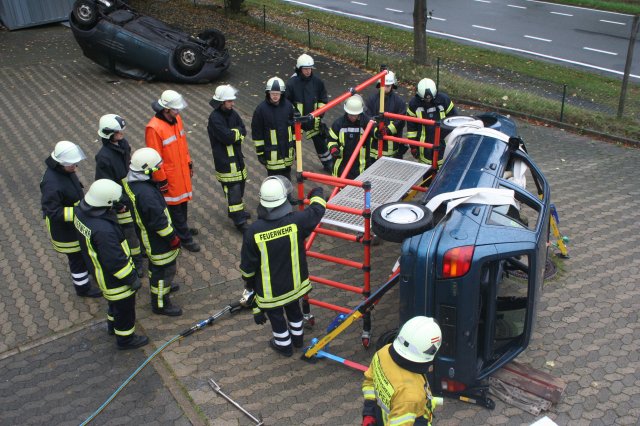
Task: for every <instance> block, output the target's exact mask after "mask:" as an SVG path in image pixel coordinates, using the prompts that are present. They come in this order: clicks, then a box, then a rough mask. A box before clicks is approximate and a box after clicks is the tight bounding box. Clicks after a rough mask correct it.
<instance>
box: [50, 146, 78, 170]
mask: <svg viewBox="0 0 640 426" xmlns="http://www.w3.org/2000/svg"><path fill="white" fill-rule="evenodd" d="M51 156H52V157H53V159H54V160H56V161H57V162H58V163H60V165H61V166H64V167H68V166H73V165H76V164H78V163H79V162H81V161H82V160H85V159H86V158H87V156H86V155H85V153H84V151H83V150H82V148H80V147H79V146H70V147H69V148H66V149H64V150H62V151H61V152H58V153H55V152H53V153H52V154H51Z"/></svg>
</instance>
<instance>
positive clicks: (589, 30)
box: [285, 0, 640, 79]
mask: <svg viewBox="0 0 640 426" xmlns="http://www.w3.org/2000/svg"><path fill="white" fill-rule="evenodd" d="M285 1H287V2H289V3H293V4H297V5H300V6H305V7H312V8H316V9H321V10H326V11H329V12H333V13H338V14H341V15H345V16H351V17H354V18H357V19H363V20H369V21H374V22H379V23H382V24H385V25H390V26H394V27H399V28H405V29H413V1H412V0H397V1H394V2H392V3H390V2H389V1H387V0H357V1H356V0H350V1H340V0H285ZM427 7H428V10H429V11H432V12H433V15H432V19H431V20H430V21H429V22H428V24H427V32H428V33H429V34H431V35H433V36H436V37H442V38H447V39H452V40H454V41H458V42H461V43H464V44H469V45H474V46H481V47H486V48H490V49H495V50H499V51H503V52H507V53H513V54H516V55H522V56H528V57H535V58H537V59H542V60H548V61H552V62H556V63H560V64H564V65H568V66H575V67H578V68H582V69H586V70H589V71H595V72H600V73H603V74H605V75H610V76H618V77H620V76H622V75H623V74H624V68H625V62H626V59H627V50H628V46H629V37H630V35H631V29H632V21H633V16H631V15H625V14H621V13H615V12H606V11H601V10H594V9H586V8H581V7H574V6H566V5H560V4H553V3H547V2H541V1H536V0H429V2H428V3H427ZM633 58H634V60H633V64H632V68H631V74H632V77H633V78H634V79H640V43H638V42H636V44H635V48H634V55H633Z"/></svg>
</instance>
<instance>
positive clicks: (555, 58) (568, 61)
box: [284, 0, 640, 79]
mask: <svg viewBox="0 0 640 426" xmlns="http://www.w3.org/2000/svg"><path fill="white" fill-rule="evenodd" d="M284 1H286V2H287V3H294V4H299V5H301V6H306V7H309V8H311V9H317V10H324V11H325V12H331V13H335V14H336V15H342V16H350V17H352V18H358V19H362V20H363V21H371V22H378V23H380V24H388V25H393V26H395V27H398V28H404V29H407V30H413V26H411V25H406V24H401V23H399V22H393V21H388V20H386V19H378V18H372V17H370V16H364V15H358V14H355V13H349V12H341V11H339V10H333V9H329V8H328V7H322V6H317V5H315V4H311V3H305V2H303V1H299V0H284ZM526 1H535V2H536V3H544V2H540V1H537V0H526ZM627 16H628V15H627ZM427 34H433V35H437V36H440V37H446V38H452V39H455V40H463V41H468V42H471V43H475V44H479V45H481V46H488V47H493V48H495V49H498V50H508V51H510V52H518V53H526V54H528V55H533V56H537V57H539V58H545V59H550V60H553V61H558V62H563V63H566V64H572V65H578V66H581V67H585V68H590V69H594V70H598V71H604V72H609V73H611V74H616V75H624V72H622V71H617V70H613V69H610V68H604V67H599V66H597V65H593V64H587V63H586V62H580V61H572V60H571V59H566V58H561V57H559V56H552V55H546V54H544V53H539V52H534V51H532V50H526V49H519V48H517V47H509V46H503V45H500V44H495V43H489V42H486V41H482V40H477V39H474V38H469V37H462V36H458V35H455V34H449V33H443V32H441V31H432V30H427ZM629 76H630V77H631V78H637V79H640V74H629Z"/></svg>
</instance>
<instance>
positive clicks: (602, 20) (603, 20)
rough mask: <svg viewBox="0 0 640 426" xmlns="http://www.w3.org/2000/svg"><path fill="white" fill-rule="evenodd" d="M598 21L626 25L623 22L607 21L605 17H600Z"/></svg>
mask: <svg viewBox="0 0 640 426" xmlns="http://www.w3.org/2000/svg"><path fill="white" fill-rule="evenodd" d="M600 22H604V23H606V24H616V25H627V24H626V23H624V22H616V21H607V20H606V19H600Z"/></svg>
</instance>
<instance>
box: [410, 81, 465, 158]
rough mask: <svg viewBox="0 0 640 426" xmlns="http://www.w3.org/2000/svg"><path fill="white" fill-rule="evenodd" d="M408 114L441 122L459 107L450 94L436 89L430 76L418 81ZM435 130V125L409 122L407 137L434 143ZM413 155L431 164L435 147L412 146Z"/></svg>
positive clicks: (456, 113) (442, 139)
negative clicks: (454, 103) (455, 104)
mask: <svg viewBox="0 0 640 426" xmlns="http://www.w3.org/2000/svg"><path fill="white" fill-rule="evenodd" d="M407 115H408V116H410V117H417V118H425V119H428V120H435V121H437V122H440V121H442V120H444V119H445V118H446V117H451V116H454V115H458V109H457V108H456V107H455V106H454V105H453V102H452V101H451V99H450V98H449V95H447V94H446V93H444V92H442V91H440V92H439V91H438V89H436V83H435V82H434V81H433V80H431V79H430V78H423V79H422V80H420V81H419V82H418V87H417V90H416V95H415V96H414V97H413V98H412V99H411V100H410V101H409V106H407ZM434 136H435V130H434V127H433V126H425V125H424V124H419V123H412V122H409V123H408V124H407V138H409V139H411V140H414V141H418V142H427V143H433V142H434ZM440 147H441V153H440V156H439V158H440V160H439V161H438V164H440V163H441V161H442V153H443V152H444V138H441V140H440ZM411 155H413V157H414V158H416V159H418V160H420V162H422V163H426V164H431V162H432V159H433V149H431V148H423V147H417V146H413V145H412V146H411Z"/></svg>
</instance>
